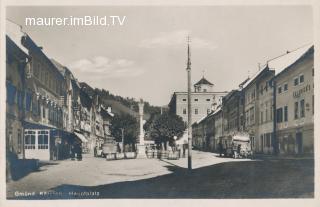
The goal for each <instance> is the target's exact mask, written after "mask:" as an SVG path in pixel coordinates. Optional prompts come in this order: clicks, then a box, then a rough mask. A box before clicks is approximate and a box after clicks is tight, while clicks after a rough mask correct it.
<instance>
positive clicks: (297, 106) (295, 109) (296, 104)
mask: <svg viewBox="0 0 320 207" xmlns="http://www.w3.org/2000/svg"><path fill="white" fill-rule="evenodd" d="M298 108H299V102H295V103H294V119H298V118H299V115H298V110H299V109H298Z"/></svg>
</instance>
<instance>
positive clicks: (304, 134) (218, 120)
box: [192, 45, 314, 154]
mask: <svg viewBox="0 0 320 207" xmlns="http://www.w3.org/2000/svg"><path fill="white" fill-rule="evenodd" d="M313 60H314V49H313V46H312V45H306V46H303V47H301V48H298V49H296V50H294V51H290V52H289V51H288V52H287V53H286V54H283V55H281V56H279V57H276V58H274V59H271V60H269V61H268V62H267V64H266V65H265V66H264V67H262V68H261V69H260V70H259V71H258V72H257V73H256V74H255V75H254V76H253V77H252V78H250V79H247V80H245V81H244V82H243V83H241V84H240V85H239V87H240V89H239V90H233V91H231V92H230V93H229V94H227V95H226V96H224V97H223V99H222V106H221V109H218V110H216V111H215V112H213V113H210V114H208V115H207V116H204V117H202V119H200V120H199V121H197V122H195V123H194V124H193V125H192V127H193V131H192V132H193V139H194V142H193V144H194V145H195V146H196V148H198V149H201V150H208V146H211V145H210V144H211V143H214V142H213V141H211V140H212V139H213V140H215V150H217V148H216V147H217V141H218V140H219V141H221V140H222V139H226V138H228V137H231V136H232V135H233V134H235V133H238V132H240V133H241V132H244V133H246V134H249V136H250V140H251V147H252V149H253V150H254V152H255V153H264V154H271V153H274V154H278V153H280V154H311V153H313V152H314V134H313V133H314V77H313V76H314V65H313ZM210 127H211V128H210ZM212 134H213V138H211V136H212ZM208 135H209V136H208Z"/></svg>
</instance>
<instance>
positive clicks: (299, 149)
mask: <svg viewBox="0 0 320 207" xmlns="http://www.w3.org/2000/svg"><path fill="white" fill-rule="evenodd" d="M302 146H303V142H302V132H297V133H296V149H297V151H296V152H297V153H298V154H302V151H303V147H302Z"/></svg>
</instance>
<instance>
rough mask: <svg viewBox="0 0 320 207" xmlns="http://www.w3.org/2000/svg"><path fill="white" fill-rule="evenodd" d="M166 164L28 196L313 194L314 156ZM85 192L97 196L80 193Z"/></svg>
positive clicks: (253, 195) (56, 197) (142, 196)
mask: <svg viewBox="0 0 320 207" xmlns="http://www.w3.org/2000/svg"><path fill="white" fill-rule="evenodd" d="M167 163H168V165H167V166H166V167H167V168H168V170H169V171H170V172H172V173H170V174H167V175H162V176H158V177H153V178H149V179H142V180H137V181H125V182H118V183H113V184H106V185H97V186H78V185H60V186H57V187H55V188H54V189H51V190H52V191H55V192H60V193H61V194H62V195H59V196H48V197H44V196H41V197H37V196H34V197H28V198H27V199H89V198H91V199H93V198H163V199H165V198H218V199H220V198H313V197H314V160H313V159H305V160H296V159H286V160H270V161H269V160H265V161H243V162H227V163H219V164H216V165H211V166H206V167H202V168H198V169H194V170H192V171H191V172H190V171H188V169H185V168H181V167H179V166H177V165H172V164H171V163H170V162H167ZM79 179H81V178H79ZM70 192H75V194H76V195H74V194H72V195H70ZM84 192H87V193H88V192H99V195H98V196H93V197H92V196H90V195H89V196H88V195H80V194H81V193H82V194H83V193H84ZM77 193H79V194H77Z"/></svg>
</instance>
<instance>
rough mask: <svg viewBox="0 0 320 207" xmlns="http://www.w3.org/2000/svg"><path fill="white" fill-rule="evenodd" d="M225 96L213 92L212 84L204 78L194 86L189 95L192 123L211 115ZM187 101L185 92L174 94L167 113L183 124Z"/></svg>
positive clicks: (221, 93)
mask: <svg viewBox="0 0 320 207" xmlns="http://www.w3.org/2000/svg"><path fill="white" fill-rule="evenodd" d="M226 94H227V92H214V91H213V84H212V83H210V82H209V81H207V80H206V79H205V78H202V79H201V80H200V81H198V82H197V83H196V84H194V91H193V92H192V93H191V98H192V100H191V110H192V123H195V122H196V121H198V120H200V119H201V118H203V117H205V116H206V115H208V114H209V113H211V112H212V110H214V109H215V108H216V107H217V106H218V105H219V104H220V103H221V101H222V97H223V96H224V95H226ZM187 99H188V93H187V92H174V94H173V96H172V98H171V100H170V103H169V112H170V113H175V114H177V115H179V116H180V117H182V119H183V121H185V122H187V120H188V100H187Z"/></svg>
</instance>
